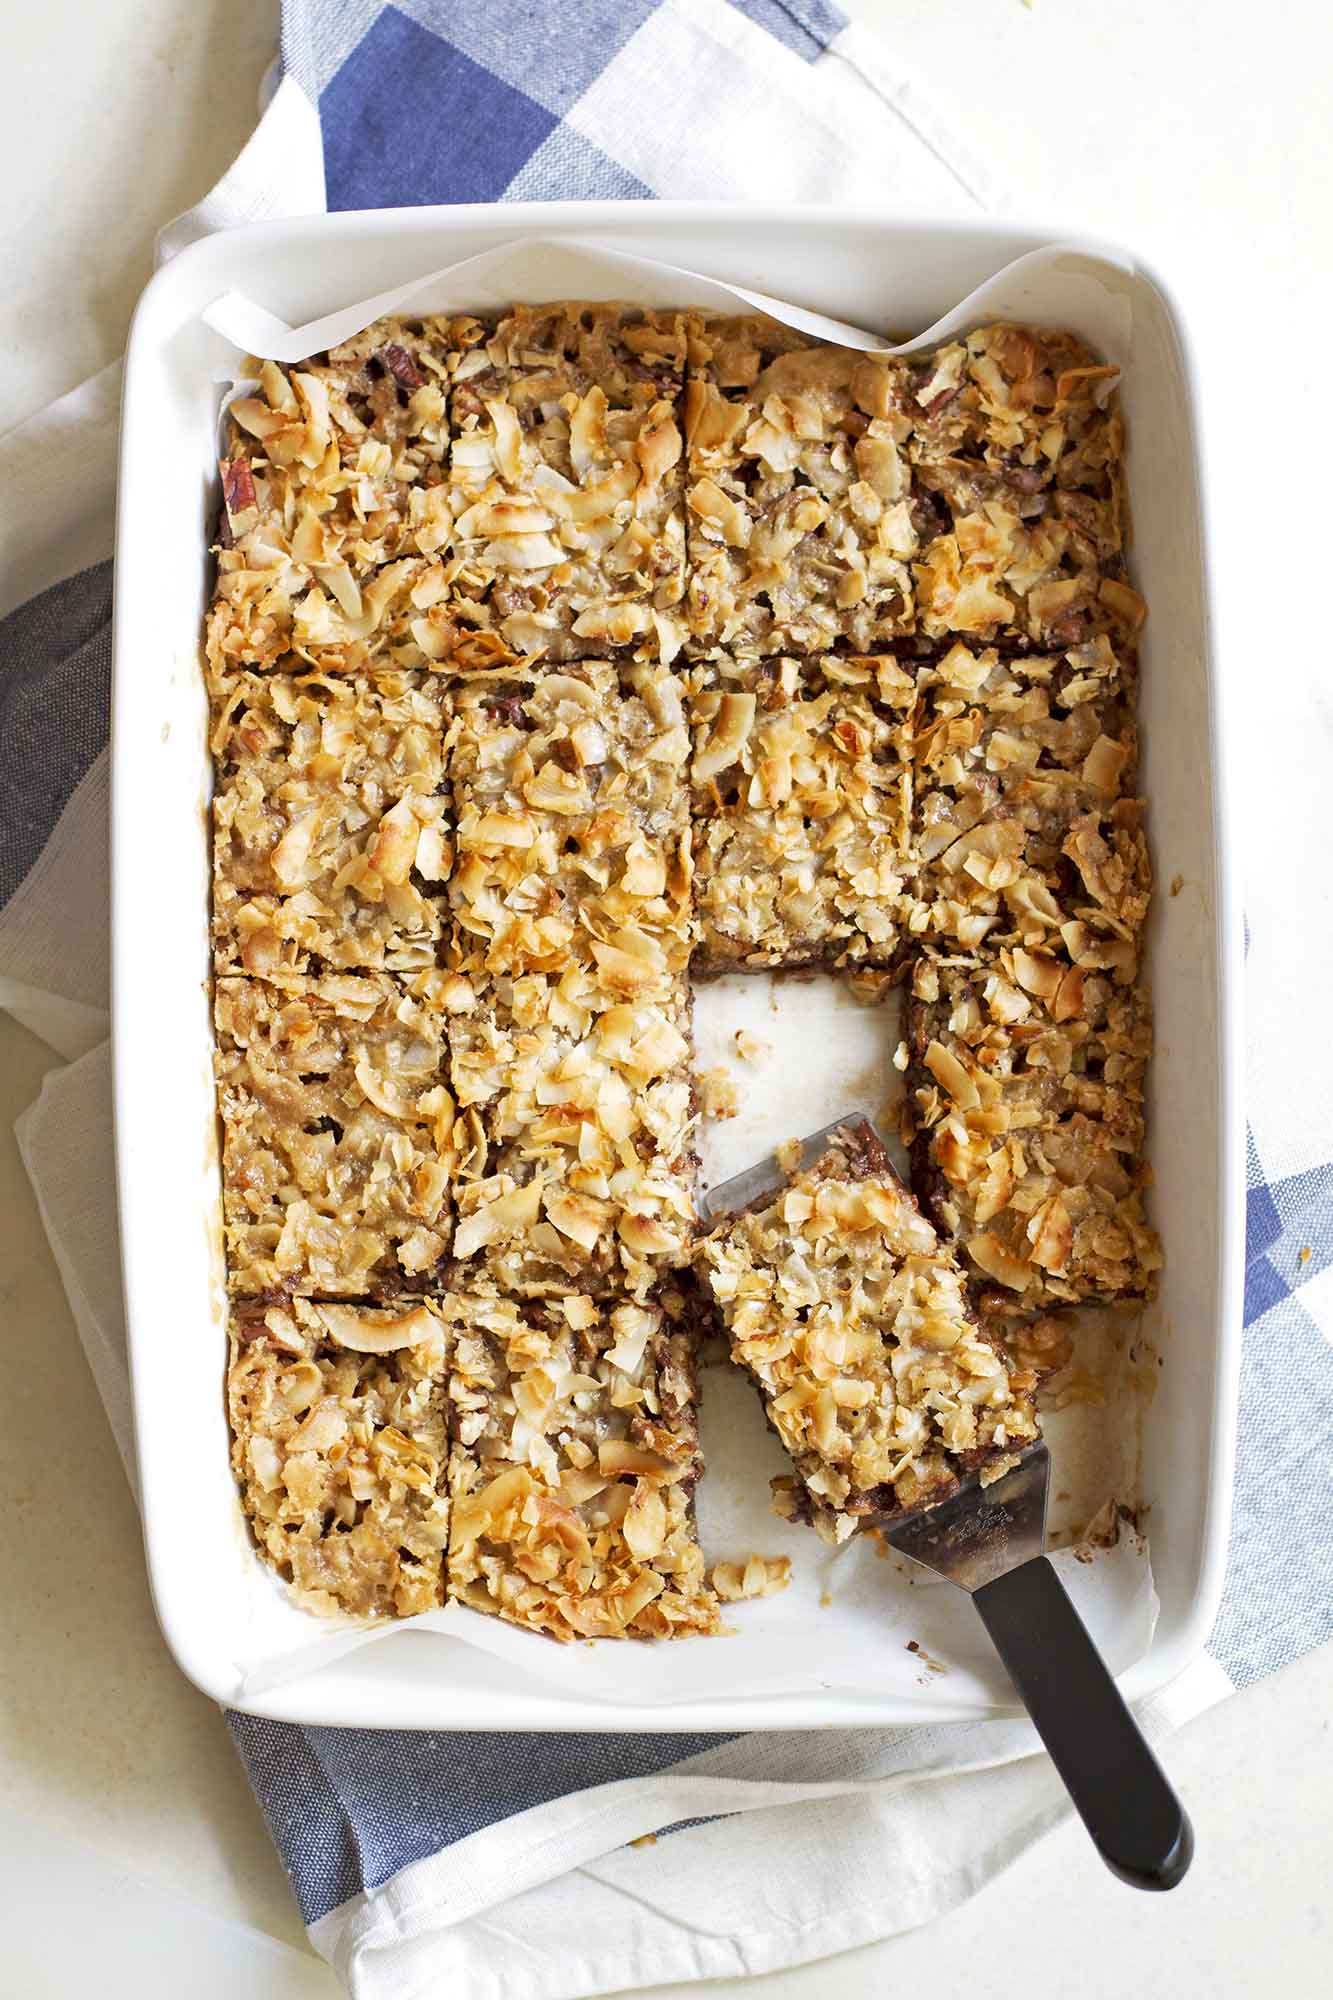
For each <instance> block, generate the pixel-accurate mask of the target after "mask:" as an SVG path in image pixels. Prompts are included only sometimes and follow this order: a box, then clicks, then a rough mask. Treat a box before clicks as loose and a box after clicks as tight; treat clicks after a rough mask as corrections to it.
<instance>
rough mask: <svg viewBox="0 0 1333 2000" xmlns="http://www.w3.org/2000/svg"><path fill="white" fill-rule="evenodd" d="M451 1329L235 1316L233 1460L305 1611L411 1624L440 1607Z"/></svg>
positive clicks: (353, 1318) (321, 1311)
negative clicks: (409, 1619) (417, 1616)
mask: <svg viewBox="0 0 1333 2000" xmlns="http://www.w3.org/2000/svg"><path fill="white" fill-rule="evenodd" d="M448 1350H449V1332H448V1329H447V1328H446V1326H445V1323H444V1321H443V1320H442V1319H441V1318H440V1316H439V1314H438V1312H437V1311H436V1310H435V1308H434V1307H433V1306H431V1305H428V1304H425V1303H423V1302H420V1301H416V1302H411V1303H408V1302H403V1303H400V1304H399V1305H398V1306H396V1307H394V1308H393V1309H391V1310H379V1309H376V1308H374V1307H367V1306H347V1305H312V1304H310V1303H309V1302H308V1301H306V1300H304V1299H296V1300H293V1301H291V1302H289V1303H288V1304H287V1305H285V1306H269V1307H267V1308H266V1309H264V1308H255V1309H254V1310H253V1312H246V1311H245V1309H243V1308H238V1310H237V1312H236V1314H235V1316H234V1317H233V1319H232V1328H231V1365H230V1368H229V1370H228V1374H227V1402H228V1408H229V1411H230V1415H231V1426H232V1465H233V1468H234V1470H235V1473H236V1478H237V1481H238V1483H239V1485H240V1489H241V1499H242V1503H243V1505H244V1507H245V1511H246V1514H247V1516H248V1517H249V1520H250V1525H251V1528H252V1529H253V1531H254V1536H255V1540H256V1542H257V1544H258V1546H259V1550H260V1553H261V1554H262V1555H263V1556H264V1557H265V1559H266V1560H267V1561H268V1562H270V1563H271V1564H272V1565H273V1567H274V1568H275V1569H276V1570H277V1571H278V1573H279V1575H281V1576H282V1577H284V1578H285V1579H286V1580H287V1581H288V1582H290V1583H291V1584H293V1585H294V1586H295V1589H296V1593H297V1597H298V1601H299V1602H300V1603H301V1604H303V1605H304V1606H305V1608H306V1609H307V1610H309V1611H316V1612H321V1613H324V1614H330V1613H334V1612H340V1611H341V1612H350V1613H352V1614H353V1615H356V1616H360V1617H388V1618H407V1617H410V1616H412V1614H413V1613H415V1612H418V1611H429V1610H432V1609H434V1608H436V1607H438V1606H439V1605H441V1604H443V1602H444V1595H445V1589H444V1565H445V1549H446V1547H447V1544H448V1537H449V1496H448V1486H447V1466H448V1396H447V1373H446V1371H447V1363H448Z"/></svg>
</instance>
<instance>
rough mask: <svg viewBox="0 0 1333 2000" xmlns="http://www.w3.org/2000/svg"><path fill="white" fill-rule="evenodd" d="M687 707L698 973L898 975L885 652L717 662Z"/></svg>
mask: <svg viewBox="0 0 1333 2000" xmlns="http://www.w3.org/2000/svg"><path fill="white" fill-rule="evenodd" d="M699 678H700V685H699V687H698V691H697V692H696V693H695V694H694V695H693V696H692V698H691V702H690V720H691V725H692V729H693V736H694V755H693V760H692V763H691V766H690V776H691V779H692V781H693V795H692V804H693V811H694V866H695V881H694V906H695V921H696V925H697V928H698V946H697V949H696V953H695V961H694V963H695V969H696V970H697V971H702V972H724V971H739V970H743V969H744V968H746V967H751V968H755V967H761V966H770V965H772V966H795V965H826V966H833V965H856V964H866V965H880V966H888V965H891V964H892V963H893V961H894V959H895V957H896V955H897V953H898V949H899V943H900V938H901V936H902V933H903V928H904V925H903V908H904V891H905V887H906V884H907V883H908V880H909V878H910V876H911V874H912V863H911V853H910V834H911V785H912V778H911V770H910V766H909V764H908V762H907V759H906V756H905V754H904V747H903V746H904V740H905V733H906V728H907V725H908V720H909V717H910V713H911V710H912V706H913V702H914V698H915V685H914V680H913V676H912V673H911V672H910V671H909V670H908V669H906V668H904V667H903V666H901V665H899V664H898V662H897V661H896V660H895V659H894V658H893V656H892V655H891V654H887V653H886V654H880V655H877V656H859V655H849V656H842V655H838V656H834V655H826V656H825V657H823V658H822V659H819V660H808V661H801V660H794V659H765V660H760V661H755V660H753V659H750V660H748V661H747V660H745V659H742V658H737V657H733V658H728V659H715V660H713V661H711V662H709V663H708V665H707V666H706V667H705V668H701V669H699Z"/></svg>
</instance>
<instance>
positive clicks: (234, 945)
mask: <svg viewBox="0 0 1333 2000" xmlns="http://www.w3.org/2000/svg"><path fill="white" fill-rule="evenodd" d="M447 730H448V701H447V697H446V695H445V693H444V689H443V684H442V682H441V681H440V680H439V678H438V676H435V675H431V674H419V673H385V674H381V675H377V676H374V677H371V676H366V675H356V676H352V677H340V676H336V675H324V674H306V675H302V676H301V677H299V678H295V679H293V678H291V677H289V676H287V675H285V674H257V673H244V674H239V675H234V676H227V677H226V679H225V681H224V682H223V683H222V684H221V685H220V686H218V687H217V688H216V690H215V698H214V719H213V733H212V750H213V758H214V771H215V789H214V796H213V944H214V952H215V957H216V963H217V966H218V970H219V971H222V972H226V971H234V972H242V971H243V972H253V973H276V972H306V971H311V970H316V971H318V970H322V969H324V968H326V967H327V968H343V967H355V968H365V969H369V970H383V969H386V968H388V969H392V970H396V971H409V970H413V969H420V968H423V967H426V966H429V965H431V964H433V963H434V961H435V957H436V951H437V947H438V945H439V942H440V940H441V939H442V938H443V936H444V934H445V927H446V918H447V905H446V904H445V902H444V879H445V877H446V875H447V874H448V871H449V867H450V863H451V860H452V834H451V827H450V815H449V811H448V801H447V796H446V793H445V789H444V761H445V749H446V736H447Z"/></svg>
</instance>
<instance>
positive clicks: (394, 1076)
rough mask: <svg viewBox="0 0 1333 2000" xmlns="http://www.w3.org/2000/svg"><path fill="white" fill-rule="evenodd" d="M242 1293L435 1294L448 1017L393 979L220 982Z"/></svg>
mask: <svg viewBox="0 0 1333 2000" xmlns="http://www.w3.org/2000/svg"><path fill="white" fill-rule="evenodd" d="M214 1009H215V1018H216V1025H217V1052H216V1057H215V1066H216V1070H217V1080H218V1096H219V1103H220V1108H221V1112H222V1126H223V1174H222V1200H223V1217H224V1222H225V1227H226V1239H227V1261H228V1275H229V1281H230V1285H231V1289H232V1291H233V1293H237V1294H242V1295H249V1296H258V1297H261V1298H264V1297H277V1298H281V1297H285V1296H288V1295H290V1294H300V1295H302V1296H305V1297H321V1296H322V1297H332V1298H355V1297H362V1298H380V1297H391V1296H393V1295H395V1294H396V1293H399V1292H402V1291H414V1290H416V1291H420V1290H424V1289H429V1288H430V1281H431V1280H432V1279H433V1278H434V1276H435V1274H436V1271H437V1267H438V1266H439V1264H440V1260H441V1259H442V1258H443V1256H444V1253H445V1251H446V1249H447V1248H448V1240H449V1230H450V1224H451V1211H452V1204H451V1197H450V1182H451V1178H452V1171H453V1165H454V1105H453V1099H452V1097H451V1096H450V1093H449V1088H448V1084H447V1081H446V1049H445V1032H444V1016H443V1015H442V1014H441V1013H440V1012H438V1011H437V1010H436V1009H435V1008H434V1007H433V1006H431V1005H428V1004H426V1003H425V1001H424V1000H423V999H420V998H417V997H415V996H414V995H413V994H412V993H410V992H409V991H408V990H407V989H406V988H405V986H404V985H403V984H402V983H401V982H399V981H396V980H394V979H393V978H392V977H390V976H389V975H388V974H384V973H360V974H357V973H342V974H338V973H330V974H327V975H325V976H324V977H323V978H321V979H309V980H306V979H288V980H283V981H281V982H273V983H270V982H269V981H266V980H260V979H238V978H230V977H228V978H222V979H219V980H218V981H217V985H216V990H215V994H214Z"/></svg>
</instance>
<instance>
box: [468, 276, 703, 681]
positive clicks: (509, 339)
mask: <svg viewBox="0 0 1333 2000" xmlns="http://www.w3.org/2000/svg"><path fill="white" fill-rule="evenodd" d="M466 340H467V341H468V342H469V343H470V344H469V345H467V349H466V351H465V352H463V353H461V354H460V355H459V356H457V358H456V359H455V361H454V363H453V388H452V396H451V402H450V421H451V425H452V429H453V446H452V450H451V454H450V473H449V505H450V509H451V512H452V516H453V531H452V539H451V543H450V578H451V582H452V586H453V593H454V596H453V609H454V611H455V613H456V615H457V617H458V620H459V622H460V624H461V625H463V626H464V627H469V626H470V627H471V628H473V629H474V630H475V631H478V632H487V633H490V634H492V635H493V636H494V637H496V638H498V639H500V640H502V641H503V643H504V645H505V646H507V647H508V648H509V649H510V651H511V652H513V653H516V654H522V655H529V654H544V655H546V656H547V657H548V658H550V659H570V658H574V657H576V656H579V655H583V654H601V653H605V652H606V651H607V650H608V649H610V648H632V649H633V650H634V652H635V653H636V655H637V656H640V657H644V658H649V659H661V660H668V661H669V660H671V659H672V658H673V657H674V656H675V654H676V653H677V652H678V651H679V648H680V645H681V643H682V640H683V638H684V624H683V619H682V616H681V599H682V597H683V596H684V591H685V526H684V510H683V505H682V484H683V482H682V474H681V463H680V461H681V452H682V443H681V407H680V406H681V394H682V383H683V380H684V372H685V349H686V337H685V318H684V315H683V314H681V313H672V312H644V311H642V310H640V309H638V308H636V307H627V306H618V305H583V306H580V305H567V304H566V305H548V306H516V307H515V308H514V309H513V311H512V312H510V313H508V314H507V315H506V316H505V317H504V318H503V319H501V320H500V321H499V322H498V324H496V325H493V326H488V325H483V324H482V323H480V322H477V321H474V322H472V323H471V327H470V330H469V332H468V334H467V335H466Z"/></svg>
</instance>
